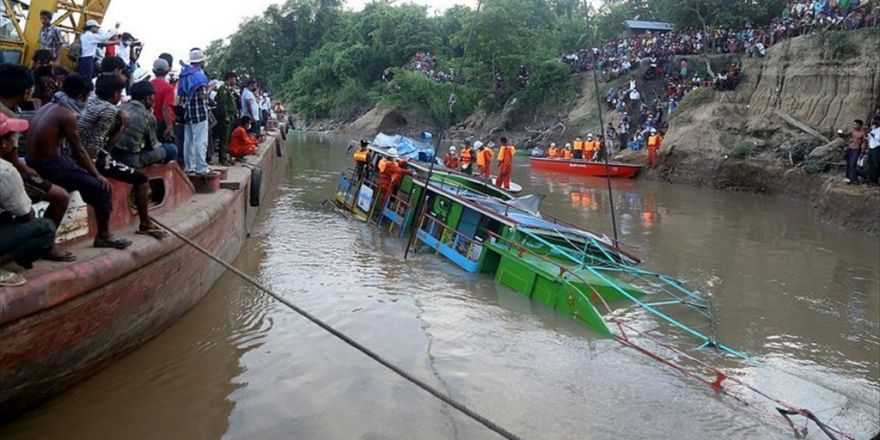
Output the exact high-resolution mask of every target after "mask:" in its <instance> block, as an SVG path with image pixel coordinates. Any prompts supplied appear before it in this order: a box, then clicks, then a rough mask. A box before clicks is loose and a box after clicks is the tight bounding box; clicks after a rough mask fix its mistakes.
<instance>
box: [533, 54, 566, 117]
mask: <svg viewBox="0 0 880 440" xmlns="http://www.w3.org/2000/svg"><path fill="white" fill-rule="evenodd" d="M573 95H574V87H572V86H571V73H569V70H568V66H566V65H565V64H562V63H560V62H557V61H555V60H553V61H545V62H543V63H540V64H538V65H537V66H536V67H535V69H534V70H533V71H532V77H531V78H530V79H529V85H528V86H526V89H525V90H524V91H523V94H522V98H521V99H520V105H523V106H528V107H534V106H538V105H541V104H545V103H559V102H563V101H565V100H567V99H570V98H571V97H572V96H573Z"/></svg>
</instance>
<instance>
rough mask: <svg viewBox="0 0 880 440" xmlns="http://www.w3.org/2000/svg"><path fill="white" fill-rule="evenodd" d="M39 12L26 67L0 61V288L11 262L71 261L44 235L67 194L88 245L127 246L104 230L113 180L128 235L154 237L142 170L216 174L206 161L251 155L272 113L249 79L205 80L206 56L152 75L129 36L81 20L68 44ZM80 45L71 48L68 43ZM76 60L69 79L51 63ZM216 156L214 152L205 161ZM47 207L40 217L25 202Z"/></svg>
mask: <svg viewBox="0 0 880 440" xmlns="http://www.w3.org/2000/svg"><path fill="white" fill-rule="evenodd" d="M52 16H53V13H52V12H50V11H43V12H42V13H41V18H42V19H43V20H42V21H43V27H42V29H41V34H40V45H41V47H40V49H39V50H37V51H36V53H35V55H34V59H33V61H34V67H33V69H30V68H27V67H25V66H22V65H18V64H0V115H2V116H0V185H2V188H3V191H2V194H0V285H2V286H15V285H21V284H23V283H24V282H25V280H24V278H23V277H22V276H21V275H20V274H16V273H14V272H11V271H8V270H4V269H2V268H3V266H5V265H6V264H8V263H9V262H12V261H14V262H15V263H17V264H18V265H19V266H21V267H23V268H26V269H27V268H30V267H31V266H32V264H33V263H34V262H35V261H36V260H38V259H41V258H45V259H49V260H53V261H74V260H75V259H76V256H75V255H73V254H72V253H70V252H67V251H63V250H60V249H57V248H56V247H55V246H54V245H53V243H54V241H55V231H56V229H57V228H58V227H59V226H60V224H61V222H62V220H63V219H64V215H65V213H66V211H67V208H68V205H69V200H70V195H69V194H70V192H73V191H78V192H79V193H80V195H81V197H82V199H83V200H84V201H85V202H86V204H88V205H89V206H90V207H91V208H92V210H93V211H94V214H95V222H96V225H97V234H96V236H95V239H94V243H93V244H94V246H95V247H98V248H112V249H125V248H127V247H129V246H130V245H131V244H132V242H131V241H130V240H128V239H126V238H124V237H121V236H118V235H115V234H113V233H112V231H111V230H110V216H111V213H112V212H113V210H114V209H120V208H122V207H117V206H113V203H112V199H111V190H112V183H111V182H112V181H118V182H123V183H127V184H129V185H131V186H132V198H133V201H134V205H135V207H136V211H137V214H138V216H139V219H140V222H139V227H138V229H137V231H136V232H137V234H142V235H146V236H150V237H153V238H155V239H160V240H161V239H163V238H164V237H165V236H166V233H165V232H164V231H162V230H161V229H160V228H159V227H157V226H156V225H155V224H154V223H153V222H152V220H151V219H150V217H149V193H150V188H149V186H148V184H147V182H148V178H147V175H146V174H145V173H144V168H145V167H148V166H151V165H157V164H167V163H171V162H175V161H176V162H177V163H179V164H180V165H181V166H182V167H183V168H184V170H185V171H186V172H187V173H188V174H190V175H193V176H211V175H216V171H214V170H212V169H211V168H210V166H209V164H210V163H211V162H212V161H213V160H214V158H215V157H216V159H217V160H216V162H217V163H219V164H220V165H231V164H232V163H233V162H232V159H233V158H243V157H245V156H247V155H251V154H255V153H256V149H257V145H259V143H260V137H261V129H262V128H263V127H265V124H266V122H267V121H268V120H270V118H274V117H275V112H277V111H283V108H282V107H280V106H279V105H277V104H276V105H275V106H273V105H272V102H271V99H270V97H269V95H268V93H265V92H261V90H260V87H259V85H258V84H257V82H256V81H255V80H253V79H251V80H248V81H245V82H244V87H241V88H240V87H239V84H238V76H237V75H236V74H235V73H234V72H228V73H226V74H225V75H224V77H223V79H222V80H219V79H217V80H211V79H210V78H209V77H208V74H207V73H206V72H205V70H204V69H205V65H206V63H207V61H208V60H207V57H206V56H205V53H204V52H203V51H202V50H200V49H198V48H194V49H192V50H191V51H190V53H189V60H187V62H186V63H181V67H182V68H181V71H180V73H179V75H178V76H177V77H174V76H172V66H173V65H174V60H173V58H172V56H171V55H170V54H162V55H160V56H159V58H158V59H156V60H154V61H153V63H152V69H151V70H152V71H150V70H148V69H147V68H145V67H142V66H141V65H140V63H139V56H140V50H139V48H140V47H141V45H140V43H139V42H137V40H136V39H135V38H134V37H133V36H131V35H130V34H127V33H123V34H121V35H120V34H119V32H118V28H119V26H118V25H117V26H116V27H115V28H114V29H111V30H107V31H102V30H101V28H100V26H99V24H98V23H97V22H95V21H93V20H89V21H88V22H87V23H86V25H85V29H84V32H83V33H82V35H81V36H80V37H79V38H78V40H77V42H75V43H73V44H71V45H68V44H67V43H66V42H65V41H64V40H63V38H62V36H61V33H60V31H59V30H58V29H57V28H56V27H55V26H53V25H52V24H51V18H52ZM77 45H79V46H80V47H79V48H77V47H76V46H77ZM63 48H67V49H68V52H73V53H74V55H76V54H77V53H78V54H79V56H78V57H77V60H76V66H77V69H76V72H70V71H68V70H67V69H65V68H64V67H62V66H61V65H60V63H59V61H60V60H59V57H60V56H61V53H62V49H63ZM215 149H216V152H217V153H218V154H217V155H215V154H214V150H215ZM41 201H45V202H48V208H47V209H46V212H45V215H44V217H43V218H37V217H36V216H35V215H34V211H33V209H32V203H37V202H41Z"/></svg>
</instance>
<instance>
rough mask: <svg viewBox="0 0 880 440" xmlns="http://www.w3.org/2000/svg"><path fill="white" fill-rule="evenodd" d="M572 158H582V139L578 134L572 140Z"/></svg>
mask: <svg viewBox="0 0 880 440" xmlns="http://www.w3.org/2000/svg"><path fill="white" fill-rule="evenodd" d="M574 158H575V159H583V158H584V140H583V139H581V138H580V136H578V137H577V138H575V140H574Z"/></svg>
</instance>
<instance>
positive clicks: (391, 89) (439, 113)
mask: <svg viewBox="0 0 880 440" xmlns="http://www.w3.org/2000/svg"><path fill="white" fill-rule="evenodd" d="M392 72H393V73H394V80H392V81H391V83H390V84H388V87H387V89H386V90H387V93H386V94H385V95H384V96H383V97H382V100H381V101H382V103H383V104H384V105H386V106H389V107H398V108H403V109H406V110H409V111H411V112H413V113H415V114H418V115H420V116H422V117H425V118H427V119H428V120H430V121H431V122H433V123H434V124H437V125H440V124H442V123H443V121H444V120H445V119H446V113H447V111H448V108H449V94H450V93H452V91H453V88H454V86H453V84H451V83H439V82H436V81H434V80H432V79H431V78H428V77H427V76H425V74H423V73H420V72H410V71H408V70H403V69H392ZM474 108H475V94H474V92H473V90H472V89H471V88H470V87H468V86H467V85H459V86H458V89H457V92H456V100H455V104H454V105H453V107H452V118H451V120H450V123H452V124H454V123H456V122H458V121H461V120H463V119H464V118H466V117H467V116H468V115H470V114H471V113H473V111H474Z"/></svg>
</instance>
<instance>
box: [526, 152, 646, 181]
mask: <svg viewBox="0 0 880 440" xmlns="http://www.w3.org/2000/svg"><path fill="white" fill-rule="evenodd" d="M532 168H534V169H538V170H549V171H563V172H567V173H575V174H580V175H582V176H593V177H609V176H610V177H614V178H621V179H632V178H633V177H635V176H636V174H638V173H639V171H641V169H642V167H641V166H640V165H630V164H624V163H614V162H611V163H609V164H608V165H607V166H606V165H605V162H587V161H584V160H577V159H550V158H546V157H533V158H532Z"/></svg>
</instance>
